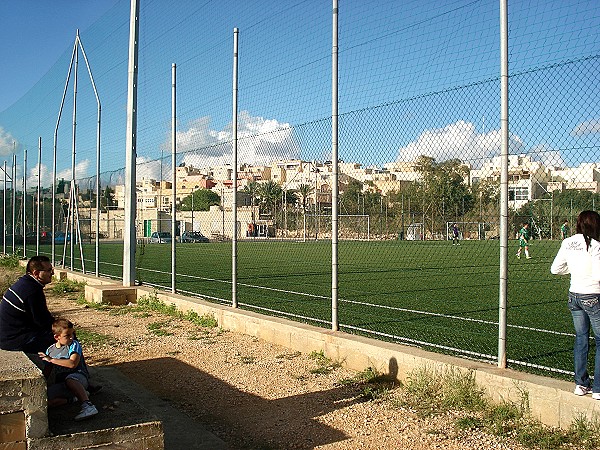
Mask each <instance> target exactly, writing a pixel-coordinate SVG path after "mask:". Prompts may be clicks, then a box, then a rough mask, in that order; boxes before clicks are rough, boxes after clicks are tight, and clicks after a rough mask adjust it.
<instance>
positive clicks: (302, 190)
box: [298, 184, 315, 213]
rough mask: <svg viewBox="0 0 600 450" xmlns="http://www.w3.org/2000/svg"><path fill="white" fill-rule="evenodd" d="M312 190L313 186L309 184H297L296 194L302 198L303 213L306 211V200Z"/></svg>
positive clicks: (313, 189)
mask: <svg viewBox="0 0 600 450" xmlns="http://www.w3.org/2000/svg"><path fill="white" fill-rule="evenodd" d="M314 191H315V187H314V186H311V185H310V184H301V185H300V186H298V194H299V195H300V197H301V199H302V211H303V212H304V213H306V202H307V200H308V198H309V197H310V196H311V194H312V193H313V192H314Z"/></svg>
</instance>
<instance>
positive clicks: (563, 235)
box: [560, 219, 569, 239]
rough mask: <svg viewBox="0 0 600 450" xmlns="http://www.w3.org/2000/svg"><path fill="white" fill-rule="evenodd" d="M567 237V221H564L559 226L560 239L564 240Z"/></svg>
mask: <svg viewBox="0 0 600 450" xmlns="http://www.w3.org/2000/svg"><path fill="white" fill-rule="evenodd" d="M568 237H569V221H568V220H567V219H565V221H564V223H563V224H562V225H561V226H560V238H561V239H566V238H568Z"/></svg>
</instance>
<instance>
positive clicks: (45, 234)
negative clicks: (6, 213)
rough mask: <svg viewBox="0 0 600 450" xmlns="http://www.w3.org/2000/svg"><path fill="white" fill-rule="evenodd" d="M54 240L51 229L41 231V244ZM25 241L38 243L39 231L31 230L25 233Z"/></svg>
mask: <svg viewBox="0 0 600 450" xmlns="http://www.w3.org/2000/svg"><path fill="white" fill-rule="evenodd" d="M51 242H52V233H50V232H49V231H41V232H40V244H50V243H51ZM25 243H27V244H37V232H30V233H27V234H26V235H25Z"/></svg>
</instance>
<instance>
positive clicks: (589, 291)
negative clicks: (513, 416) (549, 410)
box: [550, 211, 600, 400]
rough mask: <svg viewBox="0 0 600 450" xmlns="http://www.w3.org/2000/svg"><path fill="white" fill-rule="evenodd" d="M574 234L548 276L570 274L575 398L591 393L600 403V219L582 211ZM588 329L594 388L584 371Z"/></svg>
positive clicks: (567, 240)
mask: <svg viewBox="0 0 600 450" xmlns="http://www.w3.org/2000/svg"><path fill="white" fill-rule="evenodd" d="M576 232H577V234H574V235H573V236H571V237H569V238H566V239H565V240H563V241H562V244H561V246H560V250H559V251H558V254H557V255H556V258H554V262H553V263H552V267H551V268H550V272H552V273H553V274H556V275H566V274H569V273H570V274H571V285H570V287H569V310H571V315H572V316H573V325H574V326H575V346H574V348H573V359H574V362H575V384H576V386H575V390H574V394H575V395H585V394H589V393H590V392H592V398H593V399H595V400H600V242H598V241H600V215H598V213H597V212H595V211H582V212H581V213H580V214H579V216H578V217H577V226H576ZM590 325H591V327H592V331H593V332H594V337H595V339H596V358H595V364H594V384H593V386H592V383H591V380H590V376H589V374H588V371H587V357H588V351H589V332H590Z"/></svg>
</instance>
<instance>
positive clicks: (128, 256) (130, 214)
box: [123, 0, 140, 286]
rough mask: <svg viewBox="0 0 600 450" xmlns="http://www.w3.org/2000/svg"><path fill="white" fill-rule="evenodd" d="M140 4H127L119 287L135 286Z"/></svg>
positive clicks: (132, 2) (135, 0) (134, 1)
mask: <svg viewBox="0 0 600 450" xmlns="http://www.w3.org/2000/svg"><path fill="white" fill-rule="evenodd" d="M139 15H140V4H139V1H138V0H131V12H130V20H129V67H128V81H127V136H126V144H125V210H124V214H125V218H124V230H123V286H133V285H134V284H135V247H136V239H135V238H136V232H135V231H136V230H135V213H136V206H137V205H136V195H135V184H136V183H135V181H136V177H135V175H136V174H135V160H136V153H137V149H136V142H137V74H138V38H139V32H140V29H139V25H140V24H139Z"/></svg>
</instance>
